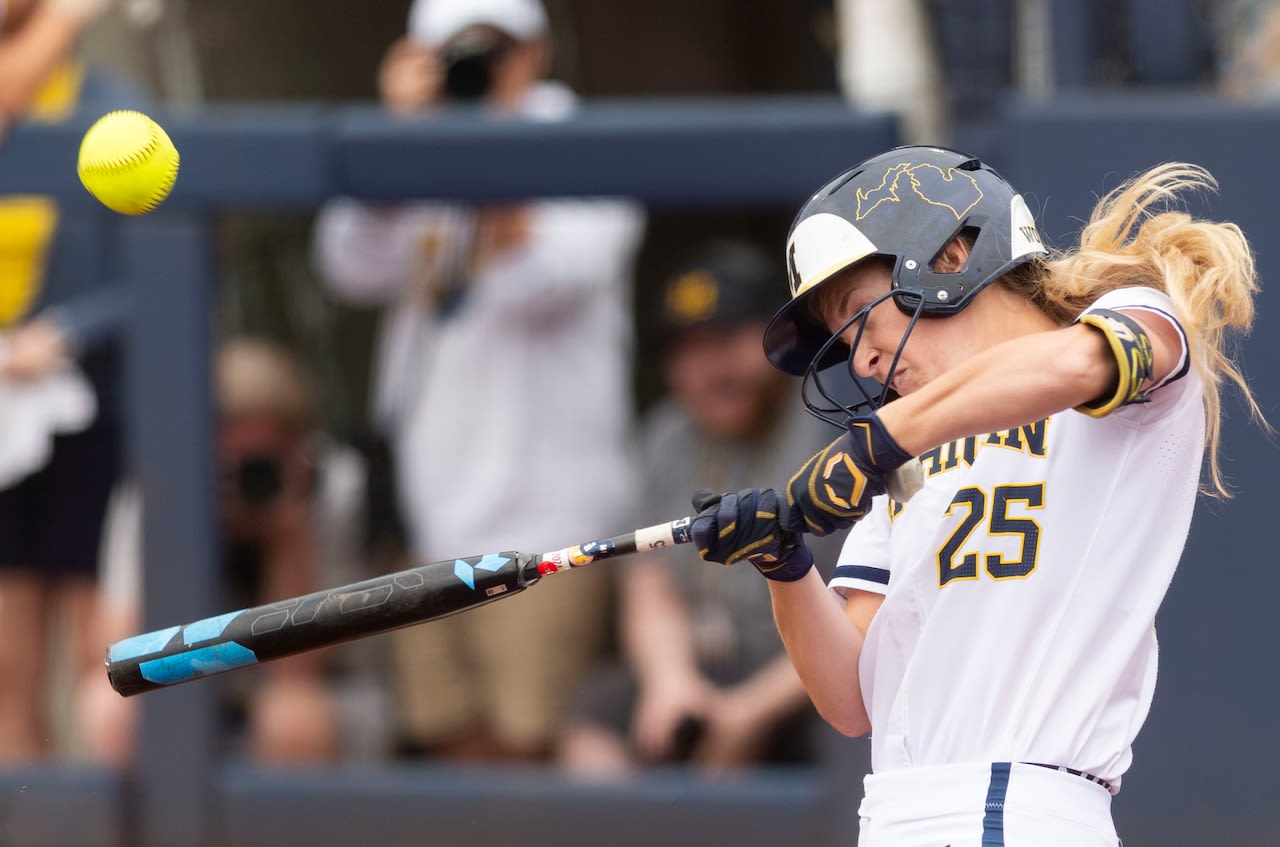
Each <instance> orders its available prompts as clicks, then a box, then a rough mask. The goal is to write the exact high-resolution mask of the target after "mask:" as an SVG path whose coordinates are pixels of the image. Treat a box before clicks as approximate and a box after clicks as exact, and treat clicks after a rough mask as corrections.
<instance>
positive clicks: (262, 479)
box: [230, 455, 284, 509]
mask: <svg viewBox="0 0 1280 847" xmlns="http://www.w3.org/2000/svg"><path fill="white" fill-rule="evenodd" d="M230 476H231V482H232V484H233V485H234V486H235V491H236V494H237V495H239V497H240V500H241V501H242V502H243V503H244V504H245V505H246V506H248V507H249V508H250V509H263V508H266V507H267V506H270V505H271V504H272V503H274V502H275V500H276V498H277V497H279V496H280V492H281V491H282V490H283V489H284V473H283V471H282V469H281V466H280V460H279V459H278V458H277V457H275V456H269V455H260V456H246V457H245V458H243V459H241V460H240V461H239V462H237V463H236V464H235V465H233V466H232V467H231V468H230Z"/></svg>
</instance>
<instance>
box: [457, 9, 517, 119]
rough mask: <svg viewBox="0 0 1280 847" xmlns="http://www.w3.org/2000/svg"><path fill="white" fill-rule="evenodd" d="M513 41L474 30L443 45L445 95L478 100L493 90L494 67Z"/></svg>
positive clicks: (494, 32)
mask: <svg viewBox="0 0 1280 847" xmlns="http://www.w3.org/2000/svg"><path fill="white" fill-rule="evenodd" d="M513 43H514V42H513V41H512V40H511V38H510V37H509V36H506V35H503V34H502V33H500V32H496V31H494V30H491V29H488V28H485V27H474V28H472V29H468V30H465V31H463V32H462V33H461V34H459V35H458V36H457V37H456V38H454V39H452V40H450V41H449V42H448V43H447V44H445V45H444V48H443V51H442V56H441V60H442V64H443V66H444V92H445V96H446V97H448V98H449V99H451V100H462V101H472V100H479V99H481V98H482V97H484V96H485V95H486V94H488V93H489V89H490V88H492V87H493V76H494V68H495V66H496V65H497V64H498V61H499V60H500V59H502V57H503V55H504V54H505V53H506V52H507V51H508V50H509V49H511V46H512V44H513Z"/></svg>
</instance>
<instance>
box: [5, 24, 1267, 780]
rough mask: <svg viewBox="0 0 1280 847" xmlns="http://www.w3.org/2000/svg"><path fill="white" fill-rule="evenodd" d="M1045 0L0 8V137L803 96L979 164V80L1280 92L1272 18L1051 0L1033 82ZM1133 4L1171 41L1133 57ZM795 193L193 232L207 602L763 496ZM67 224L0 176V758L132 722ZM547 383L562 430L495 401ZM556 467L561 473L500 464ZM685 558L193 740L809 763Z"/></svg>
mask: <svg viewBox="0 0 1280 847" xmlns="http://www.w3.org/2000/svg"><path fill="white" fill-rule="evenodd" d="M1051 5H1052V4H1050V3H1049V2H1048V1H1047V0H789V2H777V0H773V2H770V0H698V2H696V3H689V2H685V0H649V2H645V3H635V2H626V0H380V2H377V3H363V4H357V3H353V2H350V0H270V2H259V0H218V2H202V0H114V2H112V0H0V121H3V122H4V123H5V124H10V123H12V122H18V121H25V120H57V119H59V118H60V117H62V116H65V115H67V114H69V113H70V112H71V111H72V110H74V109H76V108H82V109H98V110H100V111H104V112H105V111H107V110H109V109H112V108H119V107H140V108H143V109H148V108H151V107H153V106H162V107H165V108H182V107H184V106H196V105H200V104H205V103H216V102H244V101H285V100H288V101H298V100H305V101H320V102H332V103H340V102H352V101H373V100H376V101H379V102H380V103H381V104H382V105H383V106H384V107H385V108H386V109H387V110H389V111H391V112H393V113H396V114H397V115H402V116H404V118H405V119H407V120H421V121H429V120H431V119H432V118H433V117H434V116H437V115H440V114H442V113H445V112H447V111H448V110H450V109H454V108H474V107H475V106H476V104H480V105H481V106H482V107H483V108H487V109H491V110H495V111H499V112H502V113H507V114H510V115H513V116H517V117H519V118H521V119H526V120H534V121H556V120H561V119H564V118H565V117H566V116H568V115H570V114H572V112H573V110H574V109H575V107H576V104H577V103H578V102H579V101H580V99H582V98H604V97H618V98H625V97H634V96H658V95H662V96H668V95H670V96H691V95H717V96H721V95H738V94H771V93H773V94H783V93H785V94H802V93H811V94H820V95H821V94H828V95H832V94H839V95H842V96H844V97H845V98H846V99H847V100H848V101H849V102H850V103H852V104H853V105H854V106H855V107H858V108H865V109H867V110H871V111H890V112H895V113H897V114H899V115H900V116H901V118H902V121H903V124H902V125H903V134H904V137H905V138H907V139H908V140H911V141H925V140H927V141H932V142H942V141H950V142H951V143H953V144H955V146H958V147H961V148H964V149H971V150H976V151H979V152H981V153H982V154H984V155H985V156H986V157H988V158H990V159H992V160H994V161H999V157H1000V152H999V145H1000V139H999V138H997V137H995V136H994V135H993V134H992V132H991V130H990V121H991V119H992V117H993V116H994V115H996V114H997V113H998V111H999V110H1000V109H1003V108H1006V107H1007V104H1008V103H1009V102H1010V95H1012V94H1016V95H1017V96H1021V97H1028V98H1036V97H1044V96H1046V95H1047V94H1048V92H1050V91H1051V90H1053V89H1054V88H1055V87H1061V86H1086V85H1087V86H1091V87H1093V88H1097V89H1108V88H1125V87H1135V86H1142V87H1149V88H1152V89H1169V90H1174V91H1187V90H1202V91H1218V92H1221V93H1222V94H1223V95H1225V96H1229V97H1233V98H1241V99H1254V100H1258V101H1265V100H1269V99H1271V98H1273V97H1274V96H1275V94H1276V92H1277V91H1278V90H1280V3H1275V2H1267V0H1221V2H1209V0H1203V2H1193V0H1177V2H1170V0H1146V2H1144V1H1143V0H1131V1H1130V2H1124V3H1115V2H1106V0H1081V2H1079V3H1078V4H1076V6H1077V11H1076V13H1075V14H1073V15H1072V16H1071V23H1072V24H1073V25H1074V26H1076V27H1077V28H1078V32H1075V33H1074V34H1072V33H1068V34H1067V35H1068V36H1070V37H1074V38H1076V39H1078V41H1079V43H1080V44H1082V45H1085V46H1084V47H1082V48H1081V49H1080V50H1078V51H1077V53H1076V55H1077V57H1078V61H1076V62H1075V63H1074V64H1068V65H1066V66H1065V68H1064V65H1063V64H1062V63H1061V62H1059V63H1055V64H1053V65H1052V66H1051V64H1050V63H1049V61H1048V59H1047V57H1046V51H1047V46H1046V45H1047V44H1048V43H1049V40H1050V39H1051V37H1054V36H1053V33H1052V32H1051V29H1052V27H1053V26H1062V25H1063V24H1062V21H1061V20H1060V19H1053V20H1051V18H1052V16H1051V14H1050V12H1051ZM1152 15H1160V16H1162V17H1163V18H1165V19H1166V23H1167V24H1168V25H1167V26H1164V27H1162V28H1161V33H1162V36H1161V40H1160V41H1159V42H1158V43H1153V42H1152V40H1151V39H1150V38H1149V37H1148V30H1147V28H1145V27H1144V26H1143V23H1144V21H1145V20H1146V19H1147V17H1148V16H1152ZM1055 20H1056V21H1057V22H1056V23H1054V21H1055ZM620 32H621V33H626V37H625V38H618V37H617V36H616V33H620ZM1057 37H1058V38H1062V37H1064V36H1063V34H1062V33H1060V32H1059V33H1058V34H1057ZM1064 77H1065V78H1064ZM3 155H4V153H3V149H2V148H0V156H3ZM424 167H429V164H426V165H424ZM793 211H794V210H792V209H755V210H745V211H744V210H740V209H738V210H733V211H719V212H717V211H706V212H697V213H694V212H688V211H680V212H675V211H670V210H666V211H664V210H646V209H644V208H641V207H638V206H636V205H635V204H634V203H631V202H629V201H626V200H620V199H615V198H598V199H597V198H587V199H573V200H564V199H560V200H546V201H529V202H522V203H516V204H492V205H483V206H478V207H463V206H459V205H457V204H450V203H440V202H429V201H423V202H420V203H411V204H401V205H396V206H394V207H383V206H370V205H366V204H364V203H362V202H359V201H356V200H354V199H350V198H334V199H333V200H331V201H330V202H329V203H328V204H326V205H325V206H324V207H322V208H321V209H319V210H318V212H317V213H316V214H314V215H299V214H274V213H273V214H268V213H224V214H221V215H220V216H219V217H218V219H217V221H216V227H217V244H218V249H219V257H218V258H219V264H218V268H219V270H218V274H219V279H218V290H217V303H218V310H217V314H216V317H215V320H216V326H217V333H216V335H217V344H216V351H215V355H214V358H213V362H212V364H213V366H214V369H215V379H214V386H215V389H216V397H215V402H214V405H215V409H216V411H217V415H218V419H217V425H216V438H215V444H213V445H211V449H212V450H213V451H214V455H215V457H216V462H217V468H218V474H217V492H216V503H217V508H218V520H219V523H218V526H219V527H220V550H219V554H218V560H219V561H220V563H221V571H220V574H219V579H218V584H219V586H220V596H219V597H218V598H217V599H216V602H211V608H210V612H211V613H212V612H215V611H222V610H227V609H234V608H240V607H244V606H248V605H256V604H259V603H264V602H268V601H270V600H275V599H280V598H284V597H289V596H293V595H297V594H301V593H305V592H308V591H312V590H316V589H319V588H321V587H327V586H332V585H337V584H341V583H345V582H350V581H354V580H357V579H360V578H364V577H367V576H372V575H376V574H380V573H386V572H389V571H392V570H398V569H401V568H404V567H408V566H410V565H412V564H416V563H421V562H425V561H434V560H441V559H449V558H453V557H455V556H465V555H473V554H477V553H479V552H482V551H485V550H491V549H519V550H526V551H535V550H544V549H554V548H558V547H561V546H564V545H566V544H570V543H575V542H579V541H586V540H589V539H591V538H595V537H599V536H606V535H611V534H614V533H617V532H621V531H624V530H627V529H630V528H632V527H633V526H636V525H645V524H648V523H655V522H659V521H662V520H669V519H672V518H675V517H678V516H680V515H682V514H685V513H686V512H687V511H688V510H689V503H688V498H689V495H690V494H691V492H692V491H693V490H694V489H696V488H699V487H706V488H712V489H715V490H729V489H735V488H738V487H742V486H745V485H748V484H750V485H770V484H775V485H776V484H779V483H781V482H784V481H785V479H786V476H787V474H788V472H789V471H790V470H791V469H792V468H794V467H797V466H798V465H799V464H800V463H801V462H802V460H803V459H804V458H805V457H807V456H808V455H809V454H810V453H812V452H813V451H814V450H816V449H817V448H818V447H819V446H821V445H822V444H824V443H825V442H826V441H827V440H829V439H830V438H831V437H832V433H831V432H830V431H828V430H826V429H824V428H823V427H822V425H820V424H818V423H816V422H814V421H812V420H810V419H808V418H807V417H806V416H805V415H804V413H803V410H802V409H801V406H800V404H798V403H796V402H794V398H793V397H792V394H793V393H794V392H795V391H796V390H798V387H797V386H796V385H795V384H794V383H792V382H790V381H789V380H788V378H785V377H783V376H781V375H780V374H778V373H777V372H775V371H773V370H772V369H771V368H770V367H769V365H768V364H767V363H766V362H765V360H764V358H763V354H762V352H761V349H760V337H761V333H762V331H763V327H764V324H765V322H766V321H767V319H768V317H769V315H770V314H771V313H772V311H773V310H774V309H775V308H776V307H777V306H779V305H780V304H781V302H782V300H783V299H784V298H785V296H786V282H785V271H784V268H783V266H782V244H783V240H784V238H785V234H786V229H787V225H788V223H789V220H790V215H791V214H792V212H793ZM104 218H105V216H103V217H95V216H94V215H91V214H77V215H72V214H69V213H66V214H64V213H60V210H59V209H58V207H57V205H56V204H55V203H53V202H52V201H51V200H49V199H47V198H42V197H27V196H24V197H4V198H0V403H3V404H5V408H3V409H0V417H4V416H6V415H7V416H9V418H10V419H12V418H14V417H15V416H17V412H16V411H14V410H18V409H22V410H26V411H24V412H23V414H24V415H26V416H27V418H30V419H32V420H35V419H39V420H40V421H42V422H43V426H44V429H43V430H42V431H43V432H47V433H48V437H47V438H40V439H34V440H30V441H28V440H24V439H23V438H20V437H17V436H16V435H15V436H13V437H10V436H11V435H13V433H14V432H18V430H17V429H14V430H13V432H9V431H7V430H5V429H4V426H6V424H0V436H4V438H5V439H7V440H6V442H5V446H4V448H3V449H0V454H4V455H3V456H0V679H3V680H5V681H6V683H5V684H4V685H3V686H0V763H4V764H8V765H13V764H26V763H33V762H42V761H51V760H52V761H89V762H95V763H103V764H108V765H112V766H122V767H124V766H128V764H129V763H130V761H131V758H132V756H133V755H134V752H135V745H134V735H135V733H134V724H135V722H136V715H135V712H136V709H137V704H136V702H135V701H129V700H123V699H121V698H119V697H117V696H116V695H115V694H114V693H113V692H112V691H111V690H110V689H109V688H108V687H107V685H106V679H105V675H104V674H103V673H102V671H101V661H102V655H103V652H104V650H105V647H106V645H107V644H108V643H110V642H111V641H113V640H115V639H118V638H121V637H124V636H126V635H130V634H133V633H134V632H137V631H139V629H140V628H141V627H142V624H143V622H142V620H141V615H140V612H139V608H140V599H139V598H140V587H139V586H140V582H141V578H142V573H143V567H144V563H143V561H142V556H141V553H140V550H141V545H140V542H139V534H140V532H141V529H140V527H141V522H142V514H143V512H144V510H145V509H146V503H145V502H143V499H142V497H141V495H140V493H139V490H138V487H137V485H136V483H135V481H134V478H133V476H132V474H131V468H130V467H129V463H128V461H127V459H126V457H125V454H124V450H123V449H122V433H123V432H124V431H125V429H126V427H127V426H128V422H127V420H125V419H124V416H125V414H126V411H125V404H124V403H123V402H122V400H121V389H120V387H119V386H120V381H121V378H120V375H119V371H120V360H121V355H122V352H121V342H122V335H123V327H124V325H125V323H126V321H127V310H128V297H127V295H126V293H125V292H123V291H121V290H117V288H116V287H115V285H116V284H115V283H114V282H113V280H114V279H115V278H116V277H115V275H114V274H112V273H110V272H109V268H108V267H105V266H104V265H103V264H102V262H103V260H102V258H101V257H103V256H105V257H108V259H109V258H110V255H111V251H110V229H111V226H112V222H111V221H109V220H106V219H104ZM174 284H181V281H180V280H175V281H174ZM584 397H586V398H590V402H589V403H582V402H575V400H576V399H577V398H584ZM571 403H572V404H573V408H574V409H575V413H574V414H573V415H571V416H555V415H549V414H528V415H514V414H510V413H509V412H510V410H513V409H517V410H523V409H541V408H554V407H556V406H557V405H568V404H571ZM441 409H448V410H449V411H448V413H446V414H442V413H441V412H440V410H441ZM33 426H34V424H33ZM37 428H38V427H37ZM6 433H7V434H6ZM561 477H569V478H590V479H591V480H592V485H591V486H578V487H575V486H566V487H562V488H560V489H559V491H558V493H557V495H556V496H545V497H538V496H535V494H534V492H533V491H531V490H530V488H529V486H528V482H529V481H530V480H538V479H554V478H561ZM834 552H835V550H834V548H831V547H828V548H826V549H824V550H823V553H824V555H820V556H819V559H820V560H825V561H826V562H828V563H831V562H832V561H833V559H834ZM695 564H696V554H694V553H692V552H690V551H673V552H670V553H667V554H663V555H657V554H653V555H650V556H649V557H635V558H633V559H629V560H627V561H626V562H624V563H623V562H620V563H617V564H615V565H608V566H601V567H598V568H591V569H587V570H585V571H582V572H578V573H575V574H573V575H570V576H567V577H557V578H554V579H551V580H548V581H547V583H546V584H545V585H542V586H540V587H539V588H538V589H537V590H536V591H532V592H529V593H527V594H525V595H522V596H521V597H518V598H513V599H512V600H511V601H509V602H504V603H502V604H497V605H494V606H489V607H486V608H484V609H480V610H477V611H475V612H472V613H469V614H467V615H462V616H458V617H455V618H452V619H448V620H444V621H440V622H435V623H431V624H427V625H423V626H420V627H415V628H412V629H408V630H403V631H400V632H397V633H395V634H393V635H390V636H385V637H378V638H374V639H368V640H365V641H361V642H358V643H354V644H351V645H347V646H344V647H341V648H335V649H333V650H329V651H324V652H317V653H314V654H307V655H304V656H299V657H295V658H293V659H289V660H285V661H281V662H279V663H275V664H272V665H269V666H265V667H263V668H260V669H254V670H252V671H245V672H241V673H237V674H232V675H228V676H227V677H224V678H220V679H218V680H216V681H213V682H210V683H209V684H212V685H217V686H218V687H219V698H220V709H221V712H222V719H221V722H222V726H223V728H224V731H223V738H224V747H225V750H226V752H227V753H228V754H229V755H238V756H244V757H247V758H249V759H251V760H254V761H256V762H259V763H262V764H267V765H278V766H292V765H314V764H319V763H333V762H341V761H360V762H380V761H393V760H406V759H431V760H438V761H448V762H491V763H492V762H503V763H507V762H510V763H515V762H520V763H529V762H536V763H543V764H546V765H548V766H554V767H559V768H563V769H566V770H567V771H568V772H570V773H574V774H578V775H582V776H583V777H586V778H609V777H614V776H618V775H621V774H625V773H628V772H630V771H632V770H633V769H635V768H637V767H644V766H647V765H656V764H664V765H668V764H674V763H684V762H689V763H692V764H693V765H694V766H696V767H699V768H703V769H705V770H707V771H708V772H724V771H728V770H735V769H740V768H744V767H750V766H754V765H756V764H760V763H768V764H773V765H784V764H785V765H804V764H806V763H812V762H813V760H814V751H813V744H812V741H813V736H814V731H815V725H816V716H815V715H814V713H813V712H812V710H811V708H810V707H809V706H808V705H807V701H806V699H805V697H804V694H803V691H802V689H801V688H800V686H799V682H798V680H797V679H796V677H795V676H794V674H793V673H792V671H791V669H790V666H789V664H788V663H787V662H786V660H785V657H783V655H782V653H781V644H780V642H779V640H778V638H777V635H776V633H775V631H774V628H773V624H772V618H771V615H770V612H769V607H768V593H767V589H766V588H765V585H764V582H763V581H761V580H759V579H758V577H756V575H755V574H754V573H753V572H751V570H750V569H747V570H746V571H736V570H731V569H719V568H712V567H709V566H706V565H703V566H700V567H695V566H694V565H695ZM517 641H518V642H519V643H520V644H521V645H522V646H521V649H520V650H519V651H518V652H516V651H512V650H511V649H510V645H511V644H512V643H513V642H517ZM50 657H52V658H50Z"/></svg>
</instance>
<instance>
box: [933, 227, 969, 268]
mask: <svg viewBox="0 0 1280 847" xmlns="http://www.w3.org/2000/svg"><path fill="white" fill-rule="evenodd" d="M970 244H972V236H970V235H967V234H966V233H964V232H961V233H960V234H959V235H957V236H956V237H955V238H953V239H951V240H950V241H948V242H947V244H946V246H945V247H943V248H942V250H941V251H940V252H939V253H938V255H937V256H935V257H934V259H933V261H932V262H931V263H930V264H929V270H931V271H933V272H934V273H937V274H953V273H957V272H959V271H960V270H963V268H964V266H965V263H966V262H968V261H969V246H970Z"/></svg>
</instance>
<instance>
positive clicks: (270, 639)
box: [107, 552, 538, 697]
mask: <svg viewBox="0 0 1280 847" xmlns="http://www.w3.org/2000/svg"><path fill="white" fill-rule="evenodd" d="M534 558H535V557H531V556H529V555H528V554H524V553H512V552H506V553H488V554H486V555H484V556H473V557H469V558H465V559H453V560H450V561H445V562H433V563H431V564H428V565H421V566H419V567H416V568H410V569H408V570H404V571H399V572H397V573H393V574H387V575H386V576H380V577H376V578H374V579H369V580H365V581H364V582H356V583H352V584H350V585H344V586H341V587H339V588H332V589H329V590H327V591H317V592H316V593H314V594H308V595H305V596H303V597H295V598H293V599H291V600H284V601H281V602H279V603H269V604H267V605H265V606H257V607H256V608H252V609H243V610H241V611H238V612H228V613H226V614H223V615H218V616H216V617H212V618H205V619H204V620H200V621H196V622H194V623H189V624H187V625H185V626H172V627H169V628H167V629H161V630H156V631H155V632H148V633H145V634H143V635H135V636H133V637H132V638H126V639H125V640H123V641H119V642H116V643H115V644H113V645H111V647H110V648H109V649H108V650H107V677H108V679H110V681H111V687H112V688H114V689H115V690H116V691H117V692H119V693H120V694H122V695H124V696H126V697H127V696H130V695H133V694H140V693H142V692H144V691H151V690H153V689H156V688H163V687H166V686H170V685H177V684H179V683H183V682H190V681H192V680H195V679H201V678H203V677H206V676H212V675H214V674H219V673H223V672H225V671H230V670H235V669H236V668H243V667H246V666H248V665H253V664H257V663H259V662H266V661H270V660H271V659H279V658H281V657H283V656H290V655H293V654H294V653H301V652H303V651H306V650H314V649H317V648H320V647H327V646H329V645H331V644H337V643H340V642H343V641H350V640H352V639H355V638H362V637H364V636H367V635H373V634H375V633H379V632H386V631H388V630H392V629H398V628H400V627H405V626H410V625H412V624H417V623H423V622H424V621H429V620H433V619H435V618H442V617H445V616H448V615H452V614H455V613H457V612H462V611H466V610H468V609H472V608H475V607H476V606H480V605H483V604H485V603H489V602H492V601H494V600H499V599H501V598H503V597H509V596H511V595H512V594H518V593H519V592H521V591H523V590H524V589H525V588H527V587H528V586H529V585H532V584H533V583H534V582H537V580H538V571H537V568H536V563H535V562H533V559H534Z"/></svg>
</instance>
